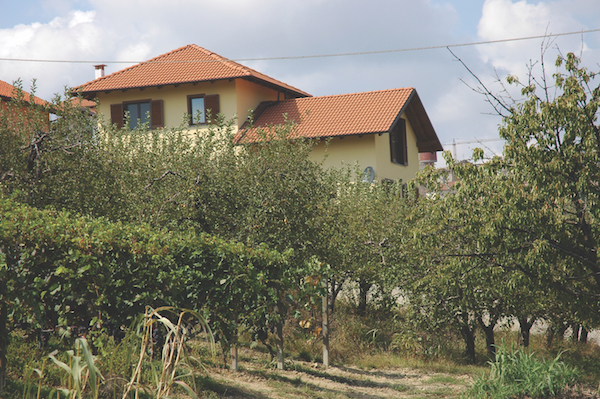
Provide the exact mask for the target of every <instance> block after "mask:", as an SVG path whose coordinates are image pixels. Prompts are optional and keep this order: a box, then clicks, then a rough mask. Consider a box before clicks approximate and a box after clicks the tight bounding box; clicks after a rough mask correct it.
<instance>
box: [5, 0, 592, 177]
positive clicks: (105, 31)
mask: <svg viewBox="0 0 600 399" xmlns="http://www.w3.org/2000/svg"><path fill="white" fill-rule="evenodd" d="M594 29H600V0H555V1H549V0H545V1H534V0H521V1H516V0H485V1H484V0H218V1H215V0H169V1H164V0H20V1H14V0H0V80H3V81H6V82H8V83H12V82H13V81H15V80H17V79H21V80H22V81H23V83H24V87H25V89H26V90H27V89H29V88H30V87H31V82H32V80H33V79H35V81H36V87H37V91H36V95H37V96H38V97H41V98H44V99H46V100H51V99H52V98H53V96H54V95H55V94H57V93H58V94H61V93H63V92H64V88H65V87H74V86H77V85H80V84H83V83H86V82H88V81H90V80H93V78H94V67H93V65H94V64H97V63H105V64H107V68H106V72H107V73H112V72H116V71H118V70H120V69H123V68H125V67H127V66H130V65H132V64H131V62H141V61H144V60H147V59H150V58H153V57H156V56H158V55H161V54H164V53H166V52H169V51H171V50H174V49H176V48H179V47H182V46H185V45H187V44H197V45H198V46H201V47H204V48H206V49H208V50H210V51H212V52H215V53H217V54H219V55H221V56H223V57H226V58H229V59H232V60H236V61H238V62H240V63H242V64H244V65H246V66H249V67H251V68H254V69H256V70H258V71H260V72H262V73H265V74H267V75H269V76H271V77H273V78H276V79H279V80H281V81H283V82H285V83H288V84H290V85H292V86H295V87H297V88H299V89H301V90H303V91H305V92H308V93H310V94H312V95H315V96H323V95H332V94H343V93H357V92H364V91H372V90H384V89H392V88H399V87H414V88H415V89H416V90H417V92H418V94H419V97H420V98H421V101H422V102H423V104H424V106H425V109H426V111H427V113H428V115H429V118H430V120H431V122H432V124H433V126H434V128H435V130H436V132H437V134H438V137H439V138H440V141H441V143H442V144H443V146H444V149H446V150H449V151H451V152H452V153H453V154H454V155H455V156H456V157H457V158H459V159H467V158H469V157H470V156H471V152H472V150H473V148H475V147H481V148H483V149H484V151H485V154H486V156H492V155H495V154H500V153H501V152H502V141H501V140H499V136H498V126H499V124H501V118H500V117H499V116H498V115H496V114H495V113H494V110H493V108H492V107H491V106H490V105H489V104H488V103H486V101H485V98H484V97H483V96H482V95H481V94H479V93H477V91H476V90H474V88H476V87H477V85H478V82H477V81H476V79H475V77H474V76H473V75H472V74H471V72H472V73H473V74H474V75H475V76H477V78H479V79H480V80H481V81H482V82H483V83H484V84H485V85H486V87H488V88H489V89H490V90H492V91H493V92H494V93H500V92H501V90H502V85H501V84H500V83H499V82H498V79H500V80H504V81H505V78H506V77H507V76H508V75H515V76H517V77H519V78H521V80H523V81H526V80H527V78H528V72H529V71H532V72H533V73H534V74H538V76H539V74H540V73H541V62H540V60H541V59H542V53H543V54H544V56H543V60H544V65H545V68H546V71H547V73H548V74H549V75H551V74H552V73H554V72H555V67H554V61H555V60H556V57H557V55H558V54H559V53H560V54H566V53H568V52H574V53H576V54H577V55H579V56H581V57H582V65H584V66H586V67H588V68H590V69H592V70H595V71H599V70H600V31H598V32H589V33H581V32H582V31H586V30H594ZM569 32H579V33H578V34H572V35H562V36H550V37H546V39H543V38H535V39H528V40H517V41H507V42H500V43H488V44H476V45H464V46H462V45H461V44H468V43H480V42H489V41H498V40H505V39H516V38H527V37H532V36H544V35H557V34H563V33H569ZM457 45H461V46H457ZM446 46H454V47H451V48H450V49H451V50H452V52H453V53H454V55H453V54H452V53H451V52H450V51H449V50H448V49H447V48H446ZM400 50H402V51H400ZM542 50H543V51H542ZM340 54H350V55H340ZM307 56H319V57H307ZM282 57H287V58H286V59H281V58H282ZM459 59H460V61H459ZM17 60H21V61H17ZM23 60H27V61H23ZM32 60H54V61H69V62H34V61H32ZM246 60H247V61H246ZM531 65H533V66H532V67H531V68H529V67H528V66H531ZM467 68H468V69H467ZM469 71H471V72H469ZM516 96H517V97H518V93H516ZM440 158H441V157H440V156H438V159H440ZM440 165H443V162H438V166H440Z"/></svg>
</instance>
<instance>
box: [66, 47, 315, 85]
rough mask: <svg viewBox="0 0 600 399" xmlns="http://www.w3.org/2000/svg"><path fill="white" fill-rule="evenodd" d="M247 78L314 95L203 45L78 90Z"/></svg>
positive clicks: (153, 59) (155, 60)
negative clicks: (229, 58)
mask: <svg viewBox="0 0 600 399" xmlns="http://www.w3.org/2000/svg"><path fill="white" fill-rule="evenodd" d="M234 78H243V79H248V80H252V81H256V82H258V83H262V84H265V85H268V86H272V87H275V88H277V89H280V90H284V91H287V92H289V93H291V94H292V95H293V96H300V97H305V96H310V94H308V93H305V92H303V91H302V90H299V89H297V88H295V87H293V86H290V85H288V84H285V83H283V82H280V81H279V80H276V79H273V78H271V77H269V76H267V75H264V74H262V73H260V72H258V71H255V70H254V69H251V68H248V67H246V66H244V65H241V64H238V63H237V62H234V61H230V60H228V59H227V58H224V57H221V56H220V55H217V54H215V53H213V52H211V51H208V50H206V49H204V48H202V47H199V46H196V45H195V44H190V45H187V46H185V47H181V48H178V49H176V50H173V51H171V52H169V53H166V54H163V55H160V56H158V57H155V58H152V59H150V60H148V61H145V62H142V63H140V64H136V65H134V66H131V67H129V68H125V69H123V70H120V71H118V72H115V73H112V74H110V75H107V76H104V77H101V78H98V79H95V80H92V81H91V82H88V83H85V84H83V85H81V86H79V87H77V88H76V89H78V90H81V92H82V93H83V94H84V95H86V96H87V97H90V96H91V95H94V94H95V93H96V92H101V91H112V90H124V89H134V88H143V87H152V86H158V87H160V86H165V85H174V84H182V83H194V82H203V81H213V80H224V79H234Z"/></svg>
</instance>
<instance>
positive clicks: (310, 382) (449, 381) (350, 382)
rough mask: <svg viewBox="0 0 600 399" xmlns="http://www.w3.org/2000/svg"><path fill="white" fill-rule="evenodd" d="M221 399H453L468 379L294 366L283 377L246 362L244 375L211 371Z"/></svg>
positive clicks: (402, 371) (412, 372)
mask: <svg viewBox="0 0 600 399" xmlns="http://www.w3.org/2000/svg"><path fill="white" fill-rule="evenodd" d="M209 376H210V377H211V379H213V380H214V381H216V382H218V383H219V384H221V392H220V395H219V396H220V397H222V398H276V399H278V398H357V399H377V398H414V399H416V398H454V397H458V396H459V395H460V394H461V393H462V392H463V391H464V390H465V389H466V388H467V387H468V386H469V385H470V384H471V379H470V378H469V377H468V376H456V375H449V374H437V373H435V374H434V373H432V374H424V373H422V372H420V371H416V370H410V369H387V370H362V369H359V368H356V367H330V368H328V369H327V370H325V369H323V368H321V367H319V366H317V365H315V364H310V363H304V362H294V363H290V364H289V365H288V369H287V370H285V371H278V370H274V369H272V368H269V367H264V366H260V365H258V364H255V363H250V362H244V363H243V364H241V371H239V372H231V371H229V370H222V369H213V370H211V371H210V373H209Z"/></svg>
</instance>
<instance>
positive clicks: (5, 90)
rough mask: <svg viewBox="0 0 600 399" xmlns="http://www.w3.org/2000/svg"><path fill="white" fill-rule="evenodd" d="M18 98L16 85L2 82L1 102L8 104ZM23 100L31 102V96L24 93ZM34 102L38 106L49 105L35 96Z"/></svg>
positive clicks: (0, 88)
mask: <svg viewBox="0 0 600 399" xmlns="http://www.w3.org/2000/svg"><path fill="white" fill-rule="evenodd" d="M16 97H17V89H16V88H15V86H14V85H11V84H10V83H6V82H4V81H2V80H0V100H2V101H3V102H8V101H10V100H12V99H14V98H16ZM23 100H25V101H31V94H29V93H27V92H25V91H23ZM33 101H34V103H35V104H37V105H47V104H48V103H47V102H46V101H44V100H42V99H41V98H38V97H36V96H33Z"/></svg>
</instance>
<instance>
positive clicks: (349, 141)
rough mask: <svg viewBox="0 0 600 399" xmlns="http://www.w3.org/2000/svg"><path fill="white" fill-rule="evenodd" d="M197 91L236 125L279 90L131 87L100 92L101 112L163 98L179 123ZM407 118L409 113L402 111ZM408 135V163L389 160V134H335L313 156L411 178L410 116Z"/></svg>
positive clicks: (228, 85) (220, 85) (220, 84)
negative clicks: (216, 100) (211, 97)
mask: <svg viewBox="0 0 600 399" xmlns="http://www.w3.org/2000/svg"><path fill="white" fill-rule="evenodd" d="M195 94H206V95H210V94H218V95H219V102H220V109H221V112H222V113H223V114H224V115H225V117H226V118H228V119H229V118H233V117H235V116H237V117H238V120H237V123H236V125H237V127H239V126H241V125H242V124H243V123H244V121H245V120H246V119H247V114H248V110H250V109H255V108H256V107H257V106H258V104H260V102H261V101H274V100H277V91H276V90H272V89H269V88H267V87H264V86H261V85H258V84H256V83H253V82H249V81H246V80H243V79H236V80H233V81H229V80H225V81H216V82H212V83H211V82H202V83H198V84H196V85H194V84H191V83H190V84H182V85H180V86H178V87H175V86H165V87H162V88H160V89H159V88H155V87H152V88H147V89H144V90H140V89H131V90H126V91H125V92H123V91H121V90H115V91H112V92H110V93H98V98H99V100H100V105H99V107H98V112H99V113H101V114H103V115H104V116H105V117H106V118H107V119H109V120H110V105H111V104H115V103H122V102H124V101H139V100H159V99H160V100H163V112H164V122H165V126H166V127H173V126H178V125H179V124H180V123H181V122H182V120H183V117H184V115H185V114H186V113H187V96H188V95H195ZM403 117H404V119H406V117H405V116H404V115H403ZM406 138H407V145H408V165H407V166H402V165H396V164H394V163H392V162H391V160H390V139H389V134H387V133H386V134H382V135H381V136H380V135H378V134H367V135H363V136H349V137H344V138H334V139H332V140H331V141H330V142H329V146H328V147H327V148H326V146H325V142H324V141H322V142H320V143H319V144H318V145H317V146H316V147H315V148H314V150H313V153H312V158H313V159H314V160H316V161H319V162H321V161H323V159H324V157H325V153H327V157H326V158H325V161H324V166H325V167H326V168H329V167H336V168H339V167H342V166H343V165H354V163H358V165H359V168H360V170H363V169H364V168H366V167H367V166H372V167H373V168H374V169H375V176H376V179H377V180H383V179H392V180H398V179H402V180H403V181H405V182H406V181H408V180H410V179H412V178H414V177H415V175H416V174H417V172H418V171H419V154H418V150H417V142H416V137H415V134H414V131H413V129H412V126H411V125H410V123H409V122H408V120H407V123H406Z"/></svg>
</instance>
